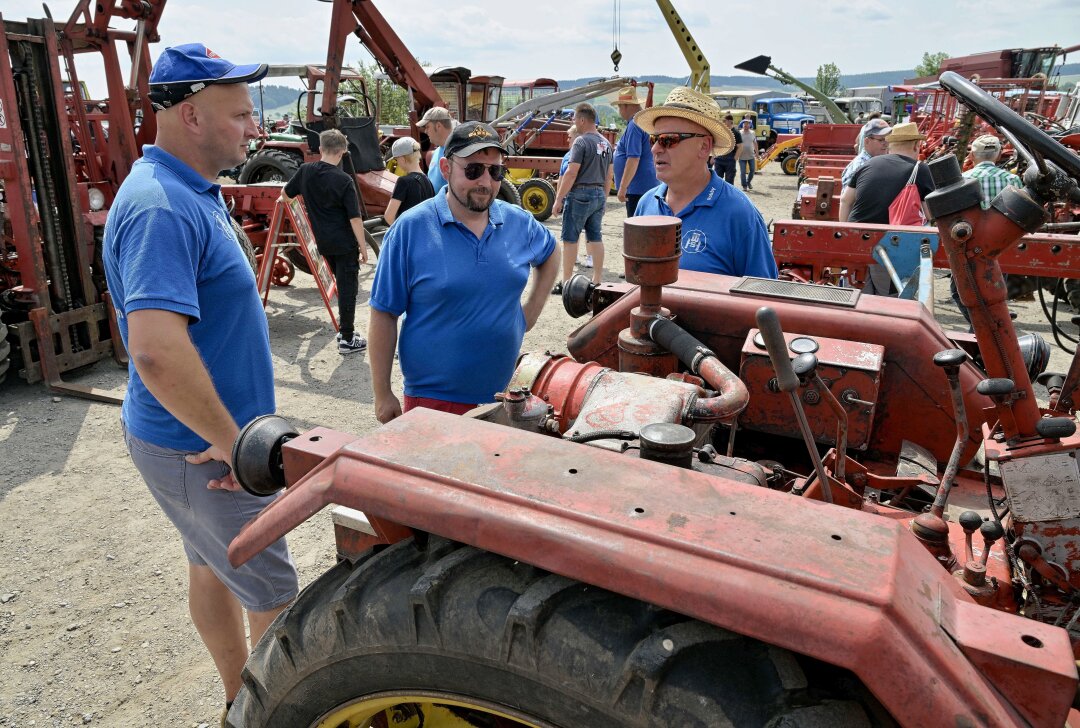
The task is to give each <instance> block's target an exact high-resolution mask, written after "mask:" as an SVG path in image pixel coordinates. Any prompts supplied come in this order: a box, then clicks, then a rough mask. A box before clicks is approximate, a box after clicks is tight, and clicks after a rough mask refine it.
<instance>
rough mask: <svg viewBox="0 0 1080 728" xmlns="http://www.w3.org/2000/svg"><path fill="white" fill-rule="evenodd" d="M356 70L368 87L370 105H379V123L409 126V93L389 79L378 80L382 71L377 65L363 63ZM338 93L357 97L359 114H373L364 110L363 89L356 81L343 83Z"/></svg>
mask: <svg viewBox="0 0 1080 728" xmlns="http://www.w3.org/2000/svg"><path fill="white" fill-rule="evenodd" d="M354 68H355V69H356V71H357V73H359V74H360V75H361V76H362V77H363V79H364V85H365V86H366V87H367V95H368V98H369V99H370V102H369V103H370V105H371V106H374V105H375V103H376V101H378V103H379V118H378V120H377V123H379V124H408V123H409V93H408V92H407V91H406V90H405V89H403V88H401V87H400V86H398V85H397V84H395V83H394V82H393V81H390V80H389V79H386V78H383V79H382V80H381V81H380V80H378V79H377V78H376V75H382V69H380V68H379V66H378V64H376V63H372V64H370V65H368V64H366V63H364V62H363V61H361V62H360V63H359V64H357V65H356V66H354ZM380 84H381V85H380ZM338 91H339V93H340V94H342V95H345V94H349V95H352V96H355V97H356V98H357V99H358V100H359V106H358V108H359V109H360V111H359V112H358V113H359V114H363V115H367V114H369V113H371V111H370V109H368V110H364V109H365V105H364V100H363V98H362V97H361V95H360V91H361V89H360V84H359V83H357V82H356V81H343V82H342V83H341V86H340V87H339V89H338Z"/></svg>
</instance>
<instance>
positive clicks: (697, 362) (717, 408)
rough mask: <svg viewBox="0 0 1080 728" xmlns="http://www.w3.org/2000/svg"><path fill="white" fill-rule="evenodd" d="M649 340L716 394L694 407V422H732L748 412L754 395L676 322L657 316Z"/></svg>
mask: <svg viewBox="0 0 1080 728" xmlns="http://www.w3.org/2000/svg"><path fill="white" fill-rule="evenodd" d="M649 338H651V339H652V340H653V341H655V342H656V343H657V344H659V345H660V346H662V347H664V348H665V349H667V350H668V351H670V352H671V353H672V354H674V355H675V356H676V357H678V359H679V361H681V362H682V363H683V364H685V365H686V366H687V367H688V368H689V369H690V371H691V372H693V373H694V374H696V375H698V376H699V377H701V378H702V379H704V380H705V382H706V383H707V384H708V385H709V386H710V387H711V388H712V389H714V390H716V392H717V395H716V396H715V397H708V398H698V399H697V400H695V401H694V403H693V404H692V405H691V407H690V412H689V414H688V416H689V418H690V419H691V420H692V421H694V422H719V421H724V420H730V419H732V418H734V417H735V416H737V415H738V414H739V413H740V412H742V411H743V410H744V409H746V405H747V404H749V402H750V393H749V392H748V391H747V389H746V385H745V384H743V382H742V380H741V379H739V378H738V377H737V376H736V375H735V373H734V372H732V371H731V370H730V369H728V368H727V367H726V366H724V365H723V364H722V363H721V362H720V360H719V359H717V358H716V354H714V353H713V352H712V351H711V350H710V349H709V348H708V347H706V346H705V345H704V344H702V343H701V342H700V341H698V340H697V339H695V338H694V337H693V336H692V335H691V334H690V333H689V332H687V331H686V330H685V329H683V328H682V327H681V326H679V325H678V324H676V323H675V322H674V321H672V320H670V319H666V318H662V317H659V316H657V317H656V318H655V319H653V322H652V323H651V324H649Z"/></svg>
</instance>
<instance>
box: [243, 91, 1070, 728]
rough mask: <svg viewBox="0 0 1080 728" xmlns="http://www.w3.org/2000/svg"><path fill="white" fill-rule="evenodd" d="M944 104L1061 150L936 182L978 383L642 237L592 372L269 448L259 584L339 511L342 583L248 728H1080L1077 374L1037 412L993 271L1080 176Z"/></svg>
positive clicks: (573, 362) (253, 705) (522, 368)
mask: <svg viewBox="0 0 1080 728" xmlns="http://www.w3.org/2000/svg"><path fill="white" fill-rule="evenodd" d="M942 83H943V84H944V85H945V86H946V87H947V88H949V90H950V92H951V93H954V94H957V95H958V96H960V97H962V98H963V99H964V102H965V103H968V104H972V105H979V113H980V115H982V116H983V118H986V119H988V120H990V121H992V122H993V123H994V124H995V125H996V126H997V127H998V128H1001V129H1006V128H1007V129H1009V130H1010V131H1011V133H1013V134H1014V135H1015V136H1016V137H1017V138H1018V139H1020V140H1022V143H1023V145H1024V146H1025V147H1027V148H1030V149H1031V150H1032V151H1033V152H1034V153H1036V154H1038V155H1039V156H1040V157H1041V159H1042V162H1041V167H1040V170H1041V174H1040V176H1039V178H1038V179H1037V180H1033V184H1031V185H1029V186H1028V188H1027V189H1026V190H1025V191H1019V190H1016V189H1012V188H1009V189H1006V190H1005V191H1004V192H1002V193H1001V195H999V196H998V198H997V199H996V200H995V201H994V203H993V207H992V208H991V209H989V210H985V211H984V210H982V209H981V208H980V206H979V190H978V185H977V183H975V182H971V181H965V180H964V179H963V178H962V177H961V175H960V169H959V166H958V165H957V163H956V160H955V158H954V157H946V158H943V159H941V160H937V161H935V162H933V163H932V166H933V170H934V174H935V177H936V179H937V181H938V190H937V191H936V192H935V193H933V194H932V195H931V196H930V197H928V199H927V204H928V205H929V207H930V209H931V212H932V214H933V216H934V218H935V219H936V220H937V224H938V235H939V236H940V239H941V243H942V246H943V247H944V249H945V251H946V255H947V257H948V260H949V262H950V264H951V266H952V269H953V270H954V271H955V273H956V276H957V285H958V288H959V291H960V296H961V298H962V299H963V301H964V303H965V304H966V305H967V306H969V307H970V308H971V311H972V319H973V324H974V329H975V335H976V339H977V343H978V348H979V352H980V356H981V363H982V366H981V368H979V367H976V366H975V364H974V363H973V362H972V361H971V359H970V357H969V356H968V355H967V354H965V352H964V351H963V350H962V349H961V348H958V346H957V344H956V343H955V342H954V341H953V340H951V339H950V338H949V336H948V335H946V334H945V333H944V332H943V331H942V330H941V329H940V328H939V326H938V325H937V323H936V322H935V321H934V319H933V317H932V316H931V315H930V314H929V313H928V312H927V310H926V309H925V308H924V307H923V306H921V305H919V304H918V303H915V302H912V301H899V300H895V299H889V298H882V297H874V296H861V295H860V292H859V291H858V290H856V289H852V288H834V287H826V286H814V285H808V284H799V283H793V282H787V281H768V280H762V279H753V278H742V279H736V278H731V277H726V276H712V275H707V274H701V273H695V272H687V271H679V270H678V267H677V266H678V257H679V251H680V242H679V241H680V237H681V236H680V230H679V223H678V221H677V220H675V219H673V218H655V217H653V218H649V217H647V218H631V219H629V220H627V222H626V226H625V238H624V251H625V252H624V255H625V260H626V266H625V271H626V279H627V283H628V284H630V285H628V286H626V287H625V288H624V289H619V288H618V287H616V286H611V285H607V286H601V287H593V286H591V285H590V284H589V282H588V281H587V280H585V279H578V280H576V281H574V282H573V283H572V284H571V285H569V286H567V288H566V289H565V291H564V305H565V306H566V307H567V310H568V311H569V312H571V313H572V314H573V315H583V314H585V313H589V312H590V311H591V312H592V313H593V315H592V317H591V318H590V319H589V320H588V321H587V322H586V323H585V324H584V325H582V326H581V327H580V328H579V329H577V330H576V331H574V332H573V333H572V334H571V335H570V337H569V339H568V350H569V356H563V355H553V354H550V353H547V354H542V355H541V354H527V355H525V356H523V357H522V358H521V359H520V361H519V364H518V367H517V370H516V372H515V374H514V377H513V379H512V381H511V383H510V385H509V386H508V388H507V389H506V391H504V392H502V393H500V394H499V395H497V397H496V398H497V399H498V400H499V401H498V402H496V403H494V404H492V405H488V406H486V407H484V408H480V409H478V410H476V411H474V412H473V413H471V415H470V416H466V417H462V418H455V417H452V416H449V415H445V414H442V413H437V412H431V411H427V410H415V411H413V412H410V413H409V414H406V415H404V416H403V417H401V418H399V419H397V420H395V421H393V422H392V423H390V424H389V425H387V426H384V427H382V428H380V429H378V430H376V431H374V432H372V433H370V434H369V435H366V436H363V437H355V436H351V435H347V434H344V433H340V432H335V431H332V430H328V429H324V428H315V429H313V430H311V431H309V432H306V433H304V434H299V433H297V432H295V431H294V430H293V429H292V428H291V427H290V426H289V425H288V423H286V422H285V421H284V420H281V419H280V418H276V417H269V418H263V419H259V420H255V421H254V422H252V423H250V424H249V425H248V426H247V427H245V428H244V430H243V432H242V433H241V435H240V437H239V438H238V440H237V443H236V445H235V447H234V452H233V460H234V465H235V472H236V474H237V476H238V478H239V479H240V481H241V482H242V483H243V484H244V486H245V487H246V488H248V489H249V490H251V491H253V492H258V493H262V494H271V493H274V492H276V491H278V490H280V488H282V487H283V486H285V485H288V486H289V489H288V491H287V492H286V493H285V494H284V495H283V496H282V497H281V498H279V499H278V500H277V501H276V502H275V503H273V504H272V505H271V506H269V507H268V508H267V509H266V510H265V511H264V512H263V514H262V515H260V516H259V517H258V518H257V519H256V520H254V521H253V522H252V523H251V524H249V525H248V526H247V528H246V529H245V530H244V531H243V532H242V533H241V535H240V536H239V537H238V538H237V539H236V540H235V541H234V542H233V544H232V545H231V547H230V558H231V560H232V561H233V563H236V564H239V563H242V562H244V561H245V560H247V559H248V558H250V557H251V556H252V555H253V554H255V553H257V552H258V551H259V549H261V548H262V547H264V546H265V545H267V544H269V543H271V542H272V541H273V540H274V539H276V538H278V537H279V536H281V535H283V534H285V533H287V532H288V531H290V530H291V529H292V528H294V527H295V526H297V525H298V524H299V523H301V522H303V521H304V520H305V519H307V518H308V517H310V516H311V515H312V514H314V513H315V512H317V511H318V510H320V509H321V508H323V507H324V506H326V505H329V504H336V505H338V506H339V508H338V509H336V510H335V518H334V520H335V529H336V536H337V542H338V549H339V554H340V555H341V557H342V558H341V560H340V561H339V563H338V564H337V565H336V566H334V567H333V568H332V569H331V570H330V571H328V572H327V573H326V574H324V575H323V576H322V577H321V578H319V579H318V580H316V581H315V582H314V583H312V584H311V585H310V586H308V587H307V588H306V589H305V591H304V592H303V593H302V594H301V595H300V596H299V597H298V599H297V601H296V603H295V604H294V605H292V606H291V607H290V608H289V609H288V610H286V611H285V612H284V613H283V614H282V615H281V616H280V617H279V618H278V620H277V621H276V622H275V623H274V625H273V626H272V627H271V628H270V629H269V630H268V631H267V634H266V636H265V637H264V639H263V640H262V642H261V643H260V645H259V646H258V648H257V649H256V650H255V652H254V653H253V655H252V657H251V659H250V661H249V663H248V665H247V668H246V670H245V674H244V688H243V689H242V690H241V692H240V695H239V696H238V698H237V700H236V703H235V704H234V706H233V708H232V711H231V712H230V714H229V717H228V721H229V724H230V725H233V726H245V727H248V728H254V727H258V726H297V725H310V726H342V725H350V726H353V725H356V726H360V725H364V726H369V725H370V726H409V727H410V728H411V727H415V726H420V725H423V726H427V728H439V727H443V726H459V727H460V726H503V727H506V726H584V725H590V726H592V725H619V726H718V725H738V726H754V725H762V726H764V725H770V726H776V725H785V726H797V725H845V726H846V725H894V724H900V725H906V726H930V725H934V726H936V725H960V726H976V725H986V726H1014V725H1015V726H1054V727H1055V728H1057V727H1060V726H1062V725H1064V724H1065V721H1066V719H1067V717H1068V716H1069V713H1070V709H1071V706H1073V705H1074V704H1075V703H1076V696H1077V682H1078V681H1077V669H1076V663H1075V658H1076V655H1077V652H1078V645H1080V627H1078V623H1080V606H1078V605H1080V599H1078V590H1080V557H1078V556H1077V554H1078V553H1080V549H1078V538H1080V536H1078V533H1080V470H1078V466H1077V459H1076V454H1077V450H1078V449H1080V436H1078V435H1077V434H1076V419H1075V417H1074V413H1075V406H1074V404H1073V401H1074V397H1075V392H1076V387H1077V385H1078V383H1080V358H1078V359H1075V360H1074V363H1073V365H1072V366H1071V367H1070V370H1069V372H1068V373H1067V374H1063V375H1059V376H1056V377H1051V378H1050V379H1049V380H1048V385H1049V387H1050V390H1051V393H1052V397H1051V401H1050V406H1049V407H1048V408H1046V407H1041V406H1040V405H1039V404H1038V403H1037V402H1036V399H1035V393H1034V390H1033V389H1032V384H1031V377H1032V376H1033V373H1034V372H1037V371H1038V370H1039V368H1040V367H1039V366H1038V365H1037V364H1036V365H1031V364H1029V363H1028V362H1026V361H1025V359H1024V356H1023V355H1022V352H1021V350H1020V346H1019V344H1018V342H1017V339H1016V337H1015V334H1014V330H1013V327H1012V323H1011V321H1010V318H1009V315H1008V311H1007V308H1006V305H1005V285H1004V282H1003V279H1002V274H1001V270H1000V266H999V265H998V262H997V259H998V257H999V256H1001V255H1002V254H1004V252H1005V251H1007V250H1008V249H1009V248H1010V247H1011V246H1013V245H1015V244H1017V242H1018V241H1019V240H1020V239H1021V238H1022V237H1023V236H1024V234H1025V232H1030V231H1032V230H1034V229H1036V228H1037V227H1038V226H1040V225H1041V224H1042V222H1043V220H1044V219H1045V212H1044V210H1043V203H1044V201H1045V199H1044V198H1049V197H1053V196H1059V195H1062V194H1067V193H1068V192H1069V191H1070V190H1071V189H1073V188H1075V185H1076V180H1077V179H1080V160H1078V159H1077V158H1076V157H1075V156H1073V155H1071V154H1070V153H1068V152H1065V151H1064V150H1063V148H1061V147H1060V146H1059V145H1057V144H1056V143H1055V142H1053V141H1052V140H1050V139H1049V138H1047V137H1046V136H1045V135H1044V134H1042V133H1041V132H1039V131H1038V130H1036V129H1034V128H1033V127H1031V126H1030V125H1028V124H1027V123H1026V122H1024V121H1022V120H1020V119H1018V118H1017V117H1015V116H1014V115H1013V114H1012V113H1011V112H1010V111H1008V110H1007V109H1004V108H1003V107H1001V106H1000V105H997V104H996V102H993V100H992V99H990V100H989V101H988V100H986V97H985V94H982V92H980V91H979V90H978V89H977V88H975V87H973V86H971V85H970V84H968V83H967V82H965V81H964V80H963V79H961V78H959V77H956V76H952V75H946V76H945V77H943V80H942ZM984 104H985V105H984ZM792 357H794V359H793V360H792ZM1029 369H1030V370H1029ZM628 458H634V459H633V460H628ZM343 507H344V508H343ZM349 509H355V510H349Z"/></svg>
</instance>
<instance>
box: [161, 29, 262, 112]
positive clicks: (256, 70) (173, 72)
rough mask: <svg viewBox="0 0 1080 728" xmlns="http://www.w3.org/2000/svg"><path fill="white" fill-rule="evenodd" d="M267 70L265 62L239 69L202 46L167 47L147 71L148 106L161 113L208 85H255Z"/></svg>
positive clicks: (198, 44) (188, 44)
mask: <svg viewBox="0 0 1080 728" xmlns="http://www.w3.org/2000/svg"><path fill="white" fill-rule="evenodd" d="M269 70H270V69H269V67H268V66H267V65H266V64H265V63H250V64H248V65H246V66H238V65H236V64H235V63H232V62H230V61H226V60H225V59H224V58H222V57H221V56H219V55H218V54H217V53H214V52H213V51H212V50H210V49H209V48H207V47H206V46H204V45H203V44H202V43H185V44H184V45H178V46H175V47H173V48H166V49H165V50H164V51H163V52H162V54H161V56H159V57H158V59H157V63H155V64H154V68H153V70H152V71H151V72H150V103H151V104H152V105H153V107H154V109H155V110H156V111H161V110H162V109H167V108H169V107H170V106H173V105H174V104H178V103H180V102H181V101H183V100H184V99H186V98H188V97H189V96H191V95H193V94H196V93H198V92H199V91H202V90H203V89H204V88H206V87H207V86H209V85H210V84H215V83H254V82H255V81H259V80H261V79H262V78H263V77H264V76H266V73H267V71H269Z"/></svg>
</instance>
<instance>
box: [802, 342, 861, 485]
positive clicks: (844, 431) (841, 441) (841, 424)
mask: <svg viewBox="0 0 1080 728" xmlns="http://www.w3.org/2000/svg"><path fill="white" fill-rule="evenodd" d="M817 366H818V358H817V356H816V355H815V354H813V353H806V354H799V355H798V356H797V357H795V359H794V360H792V362H791V367H792V369H794V370H795V376H797V377H798V378H799V383H800V384H801V385H802V386H804V387H806V386H809V385H810V384H811V383H813V384H814V386H815V387H816V388H817V391H818V393H819V394H820V395H821V396H822V397H823V398H824V399H825V402H826V404H828V405H829V409H831V410H832V411H833V414H834V415H836V463H835V468H834V469H835V472H836V479H837V480H839V481H841V482H843V480H844V471H845V470H846V468H845V466H846V465H847V438H848V414H847V410H846V409H844V405H842V404H840V400H838V399H837V398H836V395H834V394H833V393H832V390H831V389H829V385H827V384H826V383H825V380H824V379H822V378H821V375H820V374H818V371H817Z"/></svg>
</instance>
